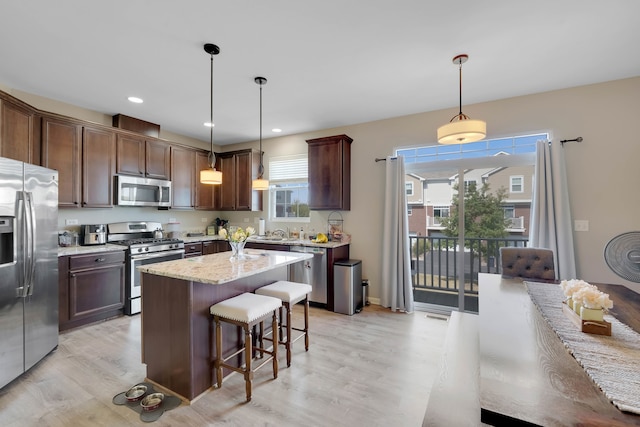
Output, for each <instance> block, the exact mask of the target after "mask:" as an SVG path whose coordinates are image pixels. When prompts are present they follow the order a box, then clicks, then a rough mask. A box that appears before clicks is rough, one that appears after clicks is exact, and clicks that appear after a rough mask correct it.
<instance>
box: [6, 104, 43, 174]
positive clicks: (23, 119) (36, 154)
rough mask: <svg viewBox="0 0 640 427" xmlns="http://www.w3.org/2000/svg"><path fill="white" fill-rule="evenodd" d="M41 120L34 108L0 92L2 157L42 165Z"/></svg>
mask: <svg viewBox="0 0 640 427" xmlns="http://www.w3.org/2000/svg"><path fill="white" fill-rule="evenodd" d="M39 119H40V116H39V115H38V114H37V113H36V110H35V109H34V108H32V107H31V106H29V105H28V104H25V103H24V102H22V101H19V100H17V99H15V98H13V97H11V96H10V95H7V94H4V92H0V157H7V158H10V159H15V160H20V161H23V162H27V163H32V164H34V165H37V164H40V120H39Z"/></svg>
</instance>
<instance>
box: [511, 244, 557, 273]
mask: <svg viewBox="0 0 640 427" xmlns="http://www.w3.org/2000/svg"><path fill="white" fill-rule="evenodd" d="M500 265H501V268H502V277H504V278H514V277H520V278H523V279H538V280H545V281H547V280H548V281H552V280H555V279H556V270H555V264H554V261H553V251H552V250H551V249H544V248H512V247H505V248H500Z"/></svg>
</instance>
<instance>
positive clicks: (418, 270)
mask: <svg viewBox="0 0 640 427" xmlns="http://www.w3.org/2000/svg"><path fill="white" fill-rule="evenodd" d="M409 243H410V245H411V270H412V276H413V287H414V289H420V290H431V291H434V292H449V293H457V292H458V274H459V270H460V268H462V269H464V277H465V283H464V288H465V294H467V295H477V294H478V273H500V266H499V265H497V262H498V259H499V254H500V248H501V247H504V246H513V247H526V246H527V243H528V240H526V239H516V238H512V237H511V238H509V237H507V238H487V239H477V238H473V239H465V245H464V246H465V247H464V265H463V266H460V265H459V262H458V253H459V250H460V249H459V247H458V238H457V237H425V236H410V237H409Z"/></svg>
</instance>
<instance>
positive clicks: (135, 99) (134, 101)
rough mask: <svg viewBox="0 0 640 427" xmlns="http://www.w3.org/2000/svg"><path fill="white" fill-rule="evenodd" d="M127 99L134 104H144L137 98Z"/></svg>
mask: <svg viewBox="0 0 640 427" xmlns="http://www.w3.org/2000/svg"><path fill="white" fill-rule="evenodd" d="M127 99H128V100H129V101H130V102H133V103H134V104H142V103H143V102H144V101H143V100H142V98H138V97H137V96H130V97H128V98H127Z"/></svg>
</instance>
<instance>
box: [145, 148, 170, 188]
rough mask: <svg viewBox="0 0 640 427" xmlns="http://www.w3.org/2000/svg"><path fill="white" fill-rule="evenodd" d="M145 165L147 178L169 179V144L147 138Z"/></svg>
mask: <svg viewBox="0 0 640 427" xmlns="http://www.w3.org/2000/svg"><path fill="white" fill-rule="evenodd" d="M145 146H146V150H145V154H146V157H145V167H146V176H147V178H155V179H171V145H169V144H168V143H167V142H164V141H158V140H154V139H151V140H149V139H147V141H146V145H145Z"/></svg>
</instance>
